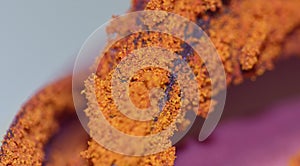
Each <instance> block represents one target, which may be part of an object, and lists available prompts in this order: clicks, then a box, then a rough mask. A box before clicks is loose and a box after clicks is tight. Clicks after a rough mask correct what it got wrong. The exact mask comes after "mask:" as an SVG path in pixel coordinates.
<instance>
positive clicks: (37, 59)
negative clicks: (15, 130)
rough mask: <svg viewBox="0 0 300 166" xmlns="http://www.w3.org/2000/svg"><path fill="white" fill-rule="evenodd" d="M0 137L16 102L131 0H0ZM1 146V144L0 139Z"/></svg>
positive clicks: (58, 68)
mask: <svg viewBox="0 0 300 166" xmlns="http://www.w3.org/2000/svg"><path fill="white" fill-rule="evenodd" d="M0 2H1V3H0V51H1V52H0V57H1V59H0V76H1V81H0V85H1V90H0V136H1V139H0V140H2V136H3V135H4V134H5V130H6V129H7V128H8V127H9V125H10V123H11V122H12V120H13V118H14V116H15V114H16V113H17V111H18V110H19V108H20V107H21V105H22V104H23V103H24V102H25V101H26V100H27V99H28V98H29V97H30V96H31V95H33V94H34V92H35V91H36V90H37V89H39V88H40V87H41V86H42V85H44V84H45V83H46V82H47V81H49V80H51V78H54V77H56V75H59V74H61V73H62V72H63V69H65V68H66V67H65V66H66V65H68V66H69V65H70V64H71V63H72V60H73V59H74V56H76V54H77V52H78V50H79V49H80V47H81V45H82V44H83V42H84V41H85V39H86V38H87V37H88V36H89V34H90V33H92V32H93V31H94V30H95V29H96V28H97V27H98V26H100V25H101V24H103V23H104V22H106V21H108V20H109V19H110V18H111V15H113V14H122V13H125V12H126V11H127V9H128V8H129V6H130V0H109V1H100V0H89V1H84V0H47V1H46V0H44V1H40V0H0ZM0 144H1V143H0Z"/></svg>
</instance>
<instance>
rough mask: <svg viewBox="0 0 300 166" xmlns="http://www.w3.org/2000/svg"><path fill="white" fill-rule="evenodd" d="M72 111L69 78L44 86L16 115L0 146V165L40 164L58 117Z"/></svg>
mask: <svg viewBox="0 0 300 166" xmlns="http://www.w3.org/2000/svg"><path fill="white" fill-rule="evenodd" d="M72 113H74V107H73V100H72V93H71V78H70V77H69V78H66V79H63V80H61V81H58V82H56V83H54V84H50V85H49V86H47V87H45V88H44V89H43V90H41V91H40V92H39V93H38V94H36V95H35V96H34V97H33V98H32V99H30V100H29V101H28V102H27V103H26V104H25V105H24V106H23V107H22V109H21V111H20V112H19V114H18V115H17V116H16V118H15V121H14V123H13V124H12V126H11V127H10V129H9V130H8V132H7V135H6V136H5V138H4V141H3V145H2V147H1V151H0V165H1V166H2V165H3V166H4V165H15V166H19V165H42V163H43V161H44V157H45V152H44V150H45V145H46V144H47V142H48V141H49V140H50V138H51V137H52V136H53V135H54V134H55V133H56V132H57V130H58V129H59V122H60V119H61V118H63V117H64V116H67V115H69V114H72Z"/></svg>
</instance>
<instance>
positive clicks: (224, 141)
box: [175, 98, 300, 166]
mask: <svg viewBox="0 0 300 166" xmlns="http://www.w3.org/2000/svg"><path fill="white" fill-rule="evenodd" d="M209 139H210V140H209V141H207V142H205V143H201V142H198V141H197V140H195V139H192V138H190V139H189V140H188V141H187V143H186V145H185V147H184V148H183V149H180V150H179V151H178V153H177V159H176V163H175V165H176V166H187V165H188V166H193V165H197V166H198V165H203V166H219V165H220V166H282V165H288V163H289V160H290V159H291V157H292V156H294V155H296V154H297V153H300V98H298V99H294V100H290V101H286V102H281V103H278V104H276V105H275V106H273V107H271V108H268V109H267V110H265V112H264V113H262V114H260V115H256V116H252V117H248V118H239V119H231V120H229V121H227V122H224V123H221V124H220V125H219V127H218V128H217V129H216V131H214V134H213V135H212V136H211V138H209Z"/></svg>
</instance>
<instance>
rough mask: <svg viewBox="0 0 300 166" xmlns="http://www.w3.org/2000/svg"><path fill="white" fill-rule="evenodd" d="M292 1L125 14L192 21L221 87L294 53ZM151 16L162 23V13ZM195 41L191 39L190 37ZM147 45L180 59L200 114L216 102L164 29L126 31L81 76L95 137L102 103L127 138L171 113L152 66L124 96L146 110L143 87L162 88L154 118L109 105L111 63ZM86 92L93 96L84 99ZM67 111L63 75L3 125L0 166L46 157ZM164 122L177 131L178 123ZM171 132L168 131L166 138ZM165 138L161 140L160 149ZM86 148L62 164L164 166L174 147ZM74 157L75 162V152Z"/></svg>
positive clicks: (201, 71) (166, 82) (187, 0)
mask: <svg viewBox="0 0 300 166" xmlns="http://www.w3.org/2000/svg"><path fill="white" fill-rule="evenodd" d="M299 6H300V1H299V0H289V1H286V0H269V1H262V0H140V1H139V0H133V5H132V7H131V9H130V11H138V10H144V9H146V10H164V11H168V12H172V13H176V14H179V15H181V16H184V17H186V18H188V19H189V20H191V21H193V22H195V23H196V24H198V25H199V26H200V27H201V28H202V29H203V30H204V31H205V32H206V33H207V34H208V36H209V37H210V38H211V41H212V42H213V44H214V45H215V47H216V50H217V52H218V54H219V55H220V58H221V60H222V62H223V64H224V69H225V71H226V76H227V77H226V79H227V85H230V84H238V83H241V82H242V81H243V79H244V78H251V79H253V80H254V79H255V78H256V77H257V76H260V75H262V74H263V73H264V72H265V71H268V70H271V69H273V67H274V63H275V62H276V61H277V60H279V59H280V58H281V57H288V56H291V55H300V52H299V48H298V47H299V46H298V42H299V39H300V30H299V27H300V11H299ZM159 19H161V20H163V19H164V17H161V18H159ZM116 26H118V25H111V26H109V27H108V33H115V31H116V29H115V28H114V27H116ZM149 26H150V25H149ZM187 32H188V31H187ZM190 33H191V32H190ZM198 39H199V38H197V37H191V39H190V40H198ZM150 46H158V47H162V48H166V49H168V50H169V51H171V52H174V53H177V54H179V55H180V56H181V57H182V59H184V60H186V61H187V63H188V64H189V65H190V66H191V68H192V69H193V71H194V73H195V76H196V79H197V82H198V84H199V87H200V89H201V90H200V92H201V93H200V94H199V95H200V96H199V97H200V103H199V104H200V109H199V110H198V112H197V113H198V115H200V116H202V117H206V116H207V113H208V108H209V105H210V104H211V103H215V102H216V101H211V80H210V78H209V75H208V73H207V70H206V68H205V66H204V63H203V62H202V60H201V59H199V58H197V57H198V56H196V55H195V53H194V52H193V50H192V49H191V48H190V47H189V46H188V45H187V44H185V43H184V41H181V40H179V39H177V38H175V37H172V36H170V35H168V34H159V33H154V32H149V33H134V34H132V35H129V36H128V37H126V38H124V39H122V40H120V41H118V42H116V43H114V44H113V45H112V46H111V47H110V48H109V49H108V51H106V52H105V54H104V59H102V61H100V62H99V65H98V66H97V67H96V68H97V72H96V73H95V74H93V75H92V76H91V77H90V78H89V79H88V80H87V81H86V90H85V94H86V96H87V99H88V106H89V107H88V108H87V110H86V113H87V115H88V116H89V117H90V119H91V122H90V123H89V127H90V129H91V134H92V135H93V132H94V133H97V132H100V134H101V129H100V131H98V128H96V127H95V126H94V124H93V118H92V117H93V116H92V115H93V114H94V111H98V110H97V109H95V105H97V106H100V107H101V108H102V111H103V114H104V116H105V117H106V119H107V120H108V121H109V122H110V124H111V125H112V126H114V127H116V128H117V129H119V130H121V131H123V132H125V133H128V134H131V135H148V134H153V133H157V132H159V131H161V130H163V129H165V128H166V127H167V126H169V125H170V124H171V122H172V121H173V120H174V117H175V116H176V115H177V114H178V113H179V112H178V111H179V107H180V103H179V101H180V95H179V94H180V87H179V86H178V84H177V82H176V80H175V81H174V78H173V77H172V76H171V75H170V74H169V73H168V72H166V71H164V70H161V69H158V68H149V69H145V70H140V71H139V72H137V73H136V74H135V75H134V76H133V79H132V80H131V81H130V93H129V94H130V98H131V100H132V101H133V103H134V104H135V106H136V107H139V108H147V107H148V106H149V104H150V101H149V92H150V90H151V89H152V88H161V89H163V90H164V91H165V93H167V102H166V106H165V107H164V110H162V113H161V114H160V115H159V116H158V117H153V120H151V121H147V122H143V123H141V122H137V121H134V120H131V119H128V118H127V117H125V116H124V115H122V113H120V112H119V110H118V109H117V108H116V106H115V104H114V103H113V102H112V98H111V81H110V80H111V78H112V73H113V72H114V71H113V70H114V68H115V67H116V65H118V64H119V63H120V61H121V60H122V59H123V58H124V57H126V56H127V55H128V54H129V53H131V52H132V51H134V50H135V49H139V48H143V47H150ZM215 77H217V76H215ZM94 83H95V85H96V86H95V87H94V86H93V84H94ZM94 92H95V94H96V99H95V98H93V97H92V96H91V93H94ZM74 112H75V111H74V107H73V102H72V91H71V78H66V79H63V80H61V81H59V82H56V83H54V84H51V85H49V86H47V87H45V88H44V89H43V90H41V91H40V92H39V93H37V94H36V95H35V96H33V97H32V99H30V100H29V101H28V102H27V103H26V104H25V105H24V106H23V107H22V109H21V110H20V113H19V114H18V115H17V116H16V119H15V121H14V122H13V124H12V125H11V127H10V129H9V130H8V132H7V134H6V136H5V138H4V141H3V145H2V147H1V151H0V166H2V165H3V166H5V165H16V166H19V165H43V163H45V162H47V161H45V156H46V152H45V146H46V144H47V143H48V142H49V141H50V139H51V137H53V135H55V133H56V132H57V131H58V130H59V128H60V125H61V124H60V122H61V120H62V119H64V117H65V116H69V115H72V114H74ZM185 123H188V122H185ZM172 127H173V128H172V129H174V130H177V129H179V130H180V126H172ZM183 128H184V126H183ZM172 134H173V132H170V136H171V135H172ZM169 143H170V142H168V141H166V142H162V143H161V146H167V145H168V144H169ZM88 145H89V146H88V149H87V150H86V151H84V152H82V157H83V158H85V159H87V160H88V161H89V163H87V162H86V163H85V162H83V163H74V161H70V162H68V163H69V165H74V164H78V165H84V164H90V165H99V166H102V165H104V166H106V165H108V166H123V165H163V166H169V165H170V166H171V165H174V160H175V158H176V157H175V147H170V148H168V149H167V150H165V151H163V152H160V153H158V154H153V155H148V156H144V157H131V156H126V155H121V154H117V153H114V152H111V151H109V150H107V149H105V148H104V147H102V146H100V145H99V144H98V143H96V142H95V141H94V140H92V139H91V140H90V141H89V143H88ZM137 146H138V145H137ZM124 148H126V147H124ZM54 156H55V155H54ZM61 157H63V156H61ZM74 160H76V161H77V159H75V157H74ZM299 161H300V157H299V155H298V156H295V157H294V158H293V159H292V160H291V165H293V166H294V165H300V164H299V163H300V162H299ZM46 164H47V163H46Z"/></svg>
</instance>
